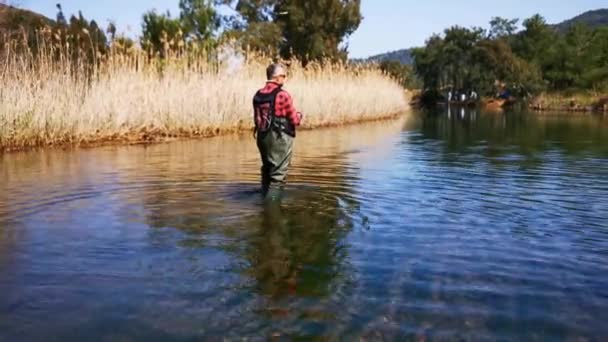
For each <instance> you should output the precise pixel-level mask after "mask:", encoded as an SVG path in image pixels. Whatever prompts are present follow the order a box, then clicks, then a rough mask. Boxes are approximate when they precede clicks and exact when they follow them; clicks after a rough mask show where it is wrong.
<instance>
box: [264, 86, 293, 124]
mask: <svg viewBox="0 0 608 342" xmlns="http://www.w3.org/2000/svg"><path fill="white" fill-rule="evenodd" d="M278 86H279V84H278V83H275V82H272V81H269V82H266V86H265V87H264V88H262V89H260V92H261V93H262V94H269V93H272V92H273V91H274V90H275V89H277V87H278ZM274 108H275V111H274V113H275V115H276V116H277V117H287V118H288V119H289V121H291V123H292V124H293V125H294V126H299V125H300V121H302V117H301V115H300V114H299V113H298V111H297V110H296V108H295V107H294V105H293V100H292V99H291V95H289V93H288V92H287V91H286V90H281V91H280V92H279V93H278V94H277V100H276V102H275V104H274Z"/></svg>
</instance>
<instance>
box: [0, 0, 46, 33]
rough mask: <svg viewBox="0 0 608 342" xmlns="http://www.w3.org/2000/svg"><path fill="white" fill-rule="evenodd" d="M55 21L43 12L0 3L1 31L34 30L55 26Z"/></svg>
mask: <svg viewBox="0 0 608 342" xmlns="http://www.w3.org/2000/svg"><path fill="white" fill-rule="evenodd" d="M54 24H55V22H54V21H53V20H51V19H49V18H47V17H45V16H43V15H41V14H38V13H35V12H32V11H28V10H23V9H19V8H15V7H13V6H8V5H4V4H0V32H11V31H15V30H20V29H22V28H23V29H26V30H32V29H37V28H41V27H43V26H53V25H54Z"/></svg>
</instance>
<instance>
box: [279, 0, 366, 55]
mask: <svg viewBox="0 0 608 342" xmlns="http://www.w3.org/2000/svg"><path fill="white" fill-rule="evenodd" d="M360 6H361V1H360V0H312V1H311V0H286V1H282V2H279V4H278V6H277V7H276V9H275V14H281V15H277V19H276V20H277V22H278V23H279V24H280V25H281V27H282V28H283V38H284V40H283V44H282V46H281V54H282V55H283V56H284V57H285V58H290V57H297V58H298V59H300V60H301V61H302V62H303V64H307V63H308V62H309V61H313V60H321V59H323V58H329V59H331V60H334V61H335V60H342V61H344V60H346V57H347V54H348V51H347V50H348V46H346V45H343V41H344V39H345V38H346V37H348V36H349V35H351V34H352V33H353V32H354V31H355V30H356V29H357V27H359V24H360V23H361V20H362V16H361V12H360Z"/></svg>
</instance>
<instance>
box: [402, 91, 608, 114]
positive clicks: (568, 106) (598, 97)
mask: <svg viewBox="0 0 608 342" xmlns="http://www.w3.org/2000/svg"><path fill="white" fill-rule="evenodd" d="M406 92H407V94H408V98H410V99H411V100H410V102H409V104H410V106H411V107H412V108H418V109H420V108H425V107H426V106H425V105H424V104H423V103H422V100H421V96H422V94H421V91H420V90H407V91H406ZM436 105H439V106H445V105H447V104H446V102H437V103H436ZM451 105H456V106H467V107H471V106H475V107H476V106H479V107H481V108H483V109H485V110H487V111H490V112H493V111H503V110H505V109H508V108H509V107H512V106H514V105H519V107H518V108H522V107H521V105H523V108H527V109H528V110H530V111H532V112H562V113H599V114H602V113H603V114H608V95H607V94H599V93H590V92H574V93H564V92H551V93H541V94H540V95H537V96H534V97H533V98H532V99H531V100H528V101H526V102H524V101H522V100H519V99H516V98H511V99H500V98H491V97H482V98H480V99H479V100H478V101H475V102H466V103H458V102H454V103H452V104H451Z"/></svg>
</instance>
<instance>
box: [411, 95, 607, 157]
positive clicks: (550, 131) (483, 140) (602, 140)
mask: <svg viewBox="0 0 608 342" xmlns="http://www.w3.org/2000/svg"><path fill="white" fill-rule="evenodd" d="M454 111H457V112H458V115H454V113H453V112H454ZM565 116H567V117H565ZM606 121H608V120H606V118H604V117H603V116H598V115H591V114H572V113H564V114H551V113H547V114H543V113H534V114H532V113H525V112H500V113H491V112H489V113H488V112H478V109H474V108H473V109H465V108H463V107H458V108H449V109H445V110H437V111H435V112H432V113H426V114H425V115H415V116H412V117H411V118H410V119H409V120H408V124H407V125H406V127H407V129H410V130H417V129H419V132H420V133H421V134H418V135H412V136H408V139H412V141H418V140H420V139H433V140H441V141H444V142H445V145H444V147H445V149H444V151H445V153H454V152H457V153H461V154H462V153H474V152H475V149H476V148H479V147H481V146H483V147H486V146H487V152H488V155H487V156H488V157H490V158H492V157H500V156H504V155H505V154H514V153H517V154H521V155H524V156H532V155H534V154H536V153H538V152H541V151H545V150H547V149H551V148H557V149H560V150H563V151H564V152H565V153H567V154H570V155H577V154H588V153H593V154H595V155H598V156H605V155H607V154H608V131H607V130H606V129H605V124H606ZM603 126H604V127H603ZM582 137H584V138H582Z"/></svg>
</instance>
